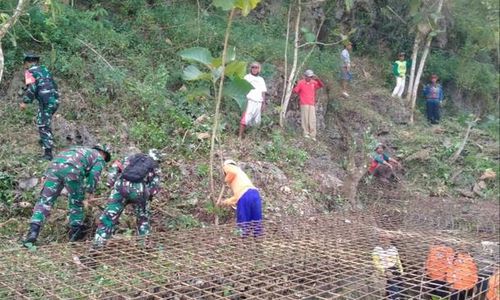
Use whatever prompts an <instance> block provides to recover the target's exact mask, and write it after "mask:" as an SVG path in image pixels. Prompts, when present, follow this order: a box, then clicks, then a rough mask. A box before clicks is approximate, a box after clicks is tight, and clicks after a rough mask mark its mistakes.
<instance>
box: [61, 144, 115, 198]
mask: <svg viewBox="0 0 500 300" xmlns="http://www.w3.org/2000/svg"><path fill="white" fill-rule="evenodd" d="M68 165H69V166H72V167H74V168H76V169H78V170H79V171H80V172H81V174H82V175H83V177H84V178H85V188H86V190H87V192H88V193H91V194H92V193H94V192H95V189H96V187H97V183H98V182H99V178H100V177H101V172H102V170H103V169H104V166H105V165H106V162H105V161H104V158H103V157H102V156H101V154H100V153H99V151H98V150H96V149H91V148H87V147H71V148H69V149H67V150H64V151H63V152H61V153H59V154H58V155H57V156H56V157H55V158H54V159H53V160H52V168H57V169H62V168H65V167H66V166H68Z"/></svg>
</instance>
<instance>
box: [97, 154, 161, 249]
mask: <svg viewBox="0 0 500 300" xmlns="http://www.w3.org/2000/svg"><path fill="white" fill-rule="evenodd" d="M158 159H159V154H158V153H156V152H155V151H154V150H150V151H149V154H148V155H146V154H142V153H138V154H134V155H132V156H129V157H125V158H124V159H122V160H121V161H120V160H117V161H115V162H114V163H113V164H112V165H111V169H110V171H109V177H108V182H107V185H108V186H109V187H112V191H111V194H110V195H109V198H108V204H107V206H106V208H105V209H104V211H103V213H102V215H101V217H100V218H99V225H98V227H97V231H96V234H95V237H94V246H95V247H101V246H103V245H104V244H105V242H106V241H107V240H109V238H110V237H111V235H112V234H113V228H114V227H115V225H116V224H117V223H118V220H119V219H120V215H121V214H122V212H123V209H124V208H125V206H126V205H127V204H129V203H132V204H133V205H134V208H135V215H136V220H137V221H136V226H137V232H138V234H139V235H140V236H144V235H147V234H149V232H150V221H149V219H150V212H149V201H150V200H151V199H152V198H153V196H154V195H156V194H157V193H158V191H159V190H160V176H159V175H160V168H159V165H158Z"/></svg>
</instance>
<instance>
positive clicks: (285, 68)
mask: <svg viewBox="0 0 500 300" xmlns="http://www.w3.org/2000/svg"><path fill="white" fill-rule="evenodd" d="M291 15H292V5H291V4H290V7H289V8H288V16H287V19H286V38H285V54H284V62H285V65H284V70H283V74H284V76H283V91H282V95H281V106H282V107H283V101H284V100H285V94H286V93H285V91H286V88H287V85H288V81H287V78H286V77H287V75H288V40H289V37H290V16H291ZM280 121H281V115H280Z"/></svg>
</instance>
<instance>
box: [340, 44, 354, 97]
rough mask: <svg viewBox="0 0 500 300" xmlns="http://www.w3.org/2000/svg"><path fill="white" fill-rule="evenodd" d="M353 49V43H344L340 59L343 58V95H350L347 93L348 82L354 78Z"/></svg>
mask: <svg viewBox="0 0 500 300" xmlns="http://www.w3.org/2000/svg"><path fill="white" fill-rule="evenodd" d="M351 50H352V43H351V42H347V43H346V44H345V45H344V50H342V52H341V53H340V59H341V60H342V74H341V76H342V89H343V90H342V95H344V96H345V97H349V94H348V93H347V83H348V82H349V81H351V79H352V73H351V56H350V51H351Z"/></svg>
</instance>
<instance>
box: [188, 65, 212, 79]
mask: <svg viewBox="0 0 500 300" xmlns="http://www.w3.org/2000/svg"><path fill="white" fill-rule="evenodd" d="M210 77H211V76H210V74H209V73H204V72H202V71H200V70H199V69H198V68H197V67H196V66H193V65H189V66H187V67H186V68H185V69H184V71H183V72H182V78H183V79H184V80H188V81H191V80H206V79H210Z"/></svg>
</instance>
